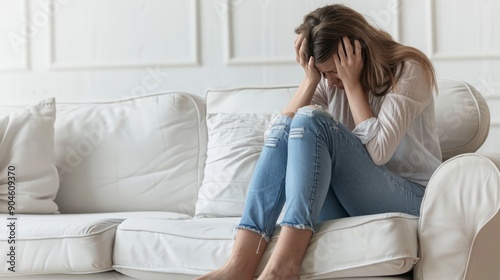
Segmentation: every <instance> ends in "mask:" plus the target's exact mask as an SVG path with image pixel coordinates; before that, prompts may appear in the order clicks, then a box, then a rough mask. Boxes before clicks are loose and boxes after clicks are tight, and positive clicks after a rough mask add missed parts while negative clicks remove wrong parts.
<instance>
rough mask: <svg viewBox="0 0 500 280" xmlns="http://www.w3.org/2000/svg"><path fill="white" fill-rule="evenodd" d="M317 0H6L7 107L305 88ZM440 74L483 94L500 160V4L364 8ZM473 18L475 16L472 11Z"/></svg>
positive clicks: (2, 73) (3, 70) (459, 1)
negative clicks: (302, 46) (48, 100)
mask: <svg viewBox="0 0 500 280" xmlns="http://www.w3.org/2000/svg"><path fill="white" fill-rule="evenodd" d="M327 3H333V1H325V0H315V1H304V0H232V1H231V0H203V1H202V0H104V1H103V0H0V98H1V100H2V101H3V102H6V103H12V102H16V103H19V102H23V103H26V102H35V101H38V100H39V99H43V98H45V97H49V96H55V97H56V98H57V100H58V101H79V100H110V99H120V98H127V97H132V96H137V95H142V94H146V93H151V92H161V91H169V90H176V91H187V92H191V93H195V94H198V95H203V94H204V92H205V90H206V89H207V88H213V87H226V86H237V85H238V86H239V85H276V84H297V83H299V82H300V80H301V78H302V71H301V69H300V67H299V66H298V65H296V63H295V62H294V53H293V41H294V39H295V34H294V33H293V29H294V27H296V26H297V25H298V24H299V23H300V22H301V20H302V17H303V15H304V14H306V13H307V12H309V11H311V10H313V9H314V8H315V7H319V6H322V5H324V4H327ZM344 3H346V4H348V5H350V6H351V7H353V8H355V9H357V10H358V11H360V12H362V13H363V14H365V15H367V16H369V17H370V18H371V19H372V20H373V21H374V22H376V23H377V24H378V25H379V26H380V27H382V28H384V29H386V30H387V31H389V32H390V33H391V34H392V35H393V36H394V37H395V38H396V39H397V40H399V41H400V42H402V43H404V44H408V45H412V46H414V47H417V48H419V49H421V50H423V51H424V52H425V53H426V54H427V55H429V57H430V58H431V59H432V61H433V62H434V64H435V67H436V70H437V74H438V76H439V77H453V78H458V79H463V80H465V81H467V82H469V83H471V84H472V85H474V86H475V87H476V88H478V89H479V90H480V91H481V92H482V93H483V94H484V95H485V96H486V98H487V100H488V103H489V105H490V109H491V111H492V128H491V132H490V137H489V139H488V141H487V142H486V143H485V145H484V146H483V148H482V150H483V151H487V152H500V149H499V148H498V146H496V143H498V141H499V140H500V113H497V112H495V109H494V108H499V105H500V36H499V35H498V34H500V17H499V16H498V11H500V1H499V0H477V1H474V4H471V3H472V2H471V1H465V0H371V1H366V0H355V1H344ZM463 11H467V13H464V12H463Z"/></svg>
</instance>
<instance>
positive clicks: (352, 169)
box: [236, 106, 425, 242]
mask: <svg viewBox="0 0 500 280" xmlns="http://www.w3.org/2000/svg"><path fill="white" fill-rule="evenodd" d="M424 191H425V188H424V187H423V186H421V185H419V184H417V183H414V182H410V181H408V180H406V179H404V178H402V177H400V176H397V175H395V174H394V173H392V172H390V171H389V170H388V169H387V168H385V167H384V166H377V165H375V164H374V163H373V161H372V160H371V158H370V155H369V154H368V152H367V150H366V149H365V147H364V145H363V144H362V143H361V141H360V140H359V139H358V138H357V137H356V136H355V135H354V134H352V133H351V131H349V130H348V129H347V128H345V127H344V126H343V125H342V124H340V123H338V122H337V121H336V120H334V119H333V117H332V116H331V115H330V114H329V113H327V112H326V111H324V110H322V109H320V108H315V107H311V106H307V107H304V108H301V109H299V110H298V112H297V114H296V115H295V117H294V118H293V119H291V118H289V117H287V116H283V115H280V116H278V117H277V118H276V119H275V120H274V122H273V123H272V125H271V127H270V130H269V131H268V137H267V139H266V141H265V143H264V147H263V149H262V152H261V154H260V157H259V160H258V162H257V165H256V167H255V170H254V173H253V177H252V180H251V182H250V186H249V189H248V193H247V199H246V203H245V208H244V211H243V216H242V218H241V220H240V223H239V225H238V226H236V228H237V229H246V230H249V231H252V232H255V233H258V234H260V235H261V236H262V238H264V239H266V240H267V241H268V242H269V241H270V237H271V236H272V234H273V232H274V229H275V227H276V222H277V220H278V217H279V216H280V213H281V211H282V209H283V206H285V213H284V216H283V220H282V221H281V226H289V227H294V228H299V229H310V230H312V231H313V232H315V231H316V226H317V224H318V223H319V222H321V221H325V220H330V219H336V218H342V217H349V216H360V215H369V214H377V213H386V212H403V213H408V214H412V215H416V216H418V215H419V214H420V213H419V212H420V204H421V202H422V197H423V195H424ZM285 203H286V205H285Z"/></svg>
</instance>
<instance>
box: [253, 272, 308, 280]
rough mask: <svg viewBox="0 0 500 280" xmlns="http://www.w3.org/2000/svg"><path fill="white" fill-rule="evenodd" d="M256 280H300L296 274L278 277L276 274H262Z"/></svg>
mask: <svg viewBox="0 0 500 280" xmlns="http://www.w3.org/2000/svg"><path fill="white" fill-rule="evenodd" d="M257 280H300V275H298V274H285V275H279V274H276V273H265V274H264V273H262V274H261V275H260V276H259V278H258V279H257Z"/></svg>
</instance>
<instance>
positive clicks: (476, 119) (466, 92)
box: [435, 78, 490, 160]
mask: <svg viewBox="0 0 500 280" xmlns="http://www.w3.org/2000/svg"><path fill="white" fill-rule="evenodd" d="M438 89H439V93H438V96H437V98H436V104H435V106H436V125H437V127H438V131H439V143H440V144H441V153H442V155H443V160H447V159H449V158H451V157H453V156H455V155H459V154H464V153H470V152H475V151H476V150H477V149H479V148H480V147H481V145H482V144H483V143H484V141H485V140H486V137H487V136H488V131H489V128H490V112H489V109H488V104H487V103H486V100H485V99H484V98H483V97H482V95H481V94H480V93H479V91H477V90H476V89H475V88H474V87H473V86H471V85H470V84H468V83H465V82H463V81H459V80H454V79H444V78H442V79H438Z"/></svg>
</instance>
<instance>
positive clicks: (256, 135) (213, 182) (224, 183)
mask: <svg viewBox="0 0 500 280" xmlns="http://www.w3.org/2000/svg"><path fill="white" fill-rule="evenodd" d="M271 118H272V114H228V113H217V114H209V115H207V128H208V145H207V159H206V161H205V172H204V177H203V184H202V185H201V188H200V191H199V194H198V201H197V202H196V217H239V216H241V214H242V213H243V204H244V202H245V197H246V194H247V189H248V184H249V183H250V178H251V177H252V173H253V170H254V168H255V164H256V163H257V160H258V158H259V155H260V152H261V151H262V143H263V142H264V132H265V130H266V129H267V126H268V124H269V121H270V120H271Z"/></svg>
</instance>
